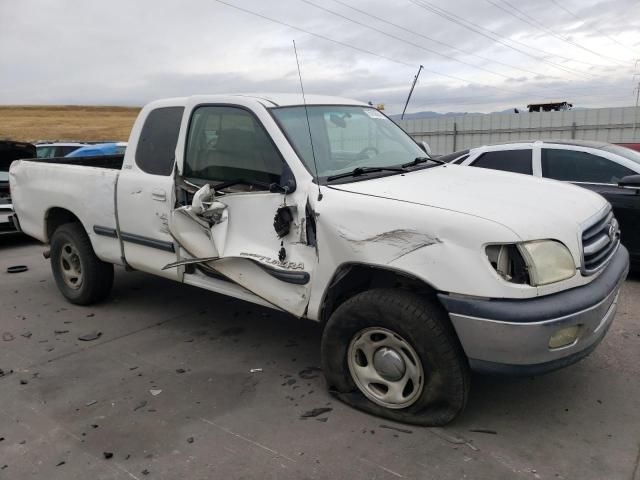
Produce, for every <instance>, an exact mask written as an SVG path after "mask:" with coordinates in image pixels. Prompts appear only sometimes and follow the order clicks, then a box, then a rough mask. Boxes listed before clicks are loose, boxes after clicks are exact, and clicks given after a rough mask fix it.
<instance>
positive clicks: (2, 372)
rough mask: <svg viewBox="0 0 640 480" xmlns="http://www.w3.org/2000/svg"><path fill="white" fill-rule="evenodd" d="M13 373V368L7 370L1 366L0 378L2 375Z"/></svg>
mask: <svg viewBox="0 0 640 480" xmlns="http://www.w3.org/2000/svg"><path fill="white" fill-rule="evenodd" d="M12 373H13V370H7V371H5V370H3V369H1V368H0V378H1V377H4V376H6V375H11V374H12Z"/></svg>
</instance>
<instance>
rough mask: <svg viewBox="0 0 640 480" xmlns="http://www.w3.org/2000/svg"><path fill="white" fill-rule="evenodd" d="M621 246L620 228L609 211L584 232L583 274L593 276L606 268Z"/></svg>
mask: <svg viewBox="0 0 640 480" xmlns="http://www.w3.org/2000/svg"><path fill="white" fill-rule="evenodd" d="M618 245H620V227H619V225H618V221H617V220H616V218H615V217H614V216H613V212H612V211H611V210H609V211H608V212H607V213H606V214H605V215H604V216H603V217H600V218H599V219H598V220H596V221H595V223H593V224H591V225H589V226H588V227H587V228H586V229H585V230H584V231H583V232H582V273H583V274H584V275H592V274H594V273H595V272H597V271H598V270H600V269H601V268H602V267H604V266H605V265H606V264H607V263H608V262H609V259H610V258H611V257H612V256H613V254H614V253H615V252H616V249H617V248H618Z"/></svg>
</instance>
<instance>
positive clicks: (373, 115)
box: [364, 108, 385, 118]
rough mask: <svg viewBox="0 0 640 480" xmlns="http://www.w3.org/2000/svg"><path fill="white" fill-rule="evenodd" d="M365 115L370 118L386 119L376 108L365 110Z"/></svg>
mask: <svg viewBox="0 0 640 480" xmlns="http://www.w3.org/2000/svg"><path fill="white" fill-rule="evenodd" d="M364 113H366V114H367V115H368V116H369V117H370V118H385V116H384V115H383V114H382V113H380V112H379V111H378V110H376V109H375V108H365V109H364Z"/></svg>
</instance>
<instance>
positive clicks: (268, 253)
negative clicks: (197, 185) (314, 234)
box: [170, 185, 316, 316]
mask: <svg viewBox="0 0 640 480" xmlns="http://www.w3.org/2000/svg"><path fill="white" fill-rule="evenodd" d="M284 198H285V196H284V195H283V194H281V193H271V192H253V193H251V194H243V193H234V194H226V195H225V194H221V195H218V196H216V194H215V192H214V191H213V189H211V188H210V187H209V186H208V185H206V186H204V187H202V188H201V189H200V190H198V192H196V194H195V195H194V199H193V202H192V205H191V206H186V207H180V208H178V209H176V210H174V211H172V212H171V217H170V230H171V233H172V235H173V237H174V238H175V240H176V242H177V243H178V244H179V245H180V246H181V247H182V248H183V249H184V250H185V251H186V252H188V253H189V256H190V257H194V258H196V259H200V260H199V261H196V262H193V263H203V264H204V265H206V267H208V268H210V269H212V270H214V271H216V272H218V273H220V274H221V275H223V276H224V277H225V278H227V279H229V280H231V281H232V282H234V283H236V284H238V285H240V286H242V287H243V288H245V289H247V290H248V291H250V292H252V293H254V294H255V295H257V296H259V297H260V298H263V299H264V300H266V301H267V302H268V303H270V304H273V305H275V306H277V307H278V308H281V309H282V310H285V311H287V312H290V313H292V314H294V315H296V316H302V315H303V314H304V312H305V310H306V308H307V304H308V302H309V289H310V287H311V285H310V278H311V273H310V272H311V271H312V270H313V268H314V265H315V261H316V256H315V250H314V249H313V247H309V246H307V245H306V244H302V243H300V242H299V241H298V240H299V237H300V225H301V224H302V223H303V220H304V219H302V220H300V219H298V218H297V212H298V209H297V208H296V207H295V204H293V206H291V205H286V204H285V203H284ZM293 200H294V199H290V201H293ZM302 211H303V210H302ZM282 212H286V216H283V214H282ZM274 216H275V218H276V220H277V222H276V223H277V225H274ZM274 227H277V229H276V228H274ZM189 260H190V259H189V258H186V259H184V261H183V260H178V261H177V262H174V264H173V265H174V266H179V265H184V264H186V263H191V262H190V261H189ZM185 281H186V280H185Z"/></svg>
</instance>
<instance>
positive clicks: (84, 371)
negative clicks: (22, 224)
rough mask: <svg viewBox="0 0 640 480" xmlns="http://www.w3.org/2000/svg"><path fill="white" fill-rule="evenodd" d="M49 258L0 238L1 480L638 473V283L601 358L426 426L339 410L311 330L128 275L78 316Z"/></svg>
mask: <svg viewBox="0 0 640 480" xmlns="http://www.w3.org/2000/svg"><path fill="white" fill-rule="evenodd" d="M43 249H44V248H43V246H42V245H40V244H38V243H37V242H34V241H32V240H29V239H26V238H24V237H21V236H11V237H4V238H0V334H1V335H2V337H1V338H0V369H2V370H3V371H4V373H5V374H4V376H1V377H0V478H2V479H5V478H6V479H31V478H38V479H47V480H54V479H64V480H70V479H83V480H84V479H147V478H149V479H151V478H156V479H205V478H225V479H226V478H233V479H235V478H260V479H263V478H273V479H302V478H305V479H306V478H309V479H339V478H349V479H374V478H375V479H395V478H426V479H462V478H469V479H502V478H505V479H512V478H514V479H520V478H523V479H538V478H544V479H625V480H638V479H640V472H639V467H638V462H639V460H640V322H639V316H640V278H639V277H636V278H635V279H634V278H630V279H628V280H627V281H626V283H625V284H624V287H623V292H622V295H621V300H620V304H619V310H618V314H617V316H616V319H615V321H614V323H613V325H612V327H611V329H610V331H609V333H608V334H607V336H606V338H605V339H604V341H603V342H602V344H601V345H600V346H599V347H598V349H596V351H595V352H594V353H593V354H591V355H590V356H589V357H588V358H586V359H585V360H583V361H582V362H580V363H578V364H576V365H574V366H571V367H568V368H566V369H564V370H561V371H558V372H554V373H551V374H548V375H544V376H540V377H535V378H522V379H515V380H514V379H511V380H505V379H496V378H491V377H482V376H474V377H473V378H472V390H471V395H470V398H469V403H468V407H467V409H466V410H465V412H464V413H463V414H462V415H461V416H460V417H459V418H458V419H457V420H456V421H455V422H454V423H452V424H450V425H449V426H447V427H444V428H421V427H414V426H406V425H400V424H394V423H392V422H388V421H386V420H382V419H379V418H376V417H372V416H369V415H367V414H364V413H360V412H358V411H355V410H353V409H351V408H349V407H347V406H346V405H343V404H341V403H340V402H339V401H337V400H335V399H334V398H333V397H332V396H331V395H330V394H329V393H328V392H327V391H326V388H325V385H324V380H323V378H322V375H321V374H320V372H319V371H318V370H317V367H319V365H320V352H319V345H320V336H321V329H320V328H319V326H318V325H317V324H315V323H314V322H310V321H301V320H297V319H294V318H291V317H289V316H287V315H285V314H281V313H278V312H274V311H271V310H268V309H265V308H262V307H258V306H255V305H252V304H249V303H245V302H242V301H240V300H234V299H230V298H226V297H223V296H220V295H217V294H213V293H210V292H206V291H204V290H200V289H197V288H194V287H189V286H185V285H179V284H176V283H173V282H170V281H168V280H164V279H161V278H156V277H153V276H149V275H145V274H142V273H137V272H133V273H127V272H124V271H123V270H120V269H118V270H117V272H116V281H115V285H114V289H113V293H112V295H111V298H110V299H109V300H108V301H107V302H105V303H102V304H100V305H95V306H91V307H78V306H74V305H72V304H69V303H67V302H66V301H65V300H64V298H63V297H62V296H61V295H60V294H59V293H58V290H57V289H56V286H55V284H54V281H53V278H52V276H51V272H50V266H49V261H48V260H45V259H44V258H43V257H42V251H43ZM12 265H26V266H28V268H29V270H28V271H26V272H23V273H16V274H9V273H6V268H7V267H9V266H12ZM94 332H101V335H100V336H99V337H98V338H97V339H95V340H90V341H81V340H79V337H81V336H83V335H87V334H91V333H94ZM256 369H257V370H256ZM11 372H12V373H11ZM316 408H327V409H331V410H328V411H326V412H325V413H322V414H320V415H318V416H315V417H309V418H304V414H305V413H306V412H310V411H311V410H313V409H316ZM107 457H108V458H107Z"/></svg>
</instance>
